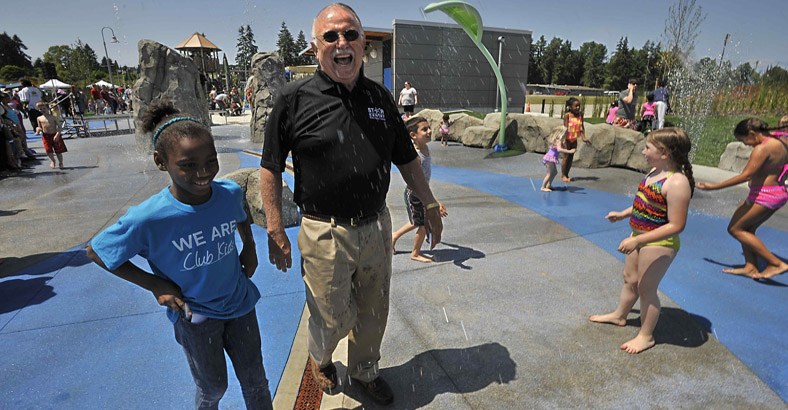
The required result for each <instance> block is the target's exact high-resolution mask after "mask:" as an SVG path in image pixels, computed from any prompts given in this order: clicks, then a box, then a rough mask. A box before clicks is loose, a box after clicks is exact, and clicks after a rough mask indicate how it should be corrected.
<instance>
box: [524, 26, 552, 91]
mask: <svg viewBox="0 0 788 410" xmlns="http://www.w3.org/2000/svg"><path fill="white" fill-rule="evenodd" d="M545 47H547V40H545V39H544V36H541V37H539V41H537V42H536V43H534V42H533V38H532V39H531V49H530V51H529V54H530V58H529V59H528V82H529V83H531V84H542V83H544V82H545V81H544V78H542V70H541V67H542V56H543V55H544V49H545Z"/></svg>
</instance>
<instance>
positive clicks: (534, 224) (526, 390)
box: [0, 125, 788, 409]
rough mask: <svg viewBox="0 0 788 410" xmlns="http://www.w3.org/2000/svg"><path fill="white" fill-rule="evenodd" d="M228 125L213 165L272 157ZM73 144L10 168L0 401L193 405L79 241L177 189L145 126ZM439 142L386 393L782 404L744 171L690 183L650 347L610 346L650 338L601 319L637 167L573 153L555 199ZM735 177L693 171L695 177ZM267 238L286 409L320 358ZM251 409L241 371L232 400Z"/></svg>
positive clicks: (4, 214) (169, 350) (774, 285)
mask: <svg viewBox="0 0 788 410" xmlns="http://www.w3.org/2000/svg"><path fill="white" fill-rule="evenodd" d="M214 133H215V135H216V140H217V147H218V148H219V152H220V165H221V174H224V173H227V172H231V171H233V170H235V169H237V168H239V167H249V166H255V165H256V163H258V162H259V160H258V159H257V158H255V157H253V156H251V155H247V154H244V153H241V152H240V150H241V149H259V146H256V145H257V144H252V143H251V142H250V141H249V128H248V126H245V125H227V126H224V125H223V126H219V127H215V128H214ZM35 144H36V143H34V145H33V147H34V148H36V149H40V143H38V144H39V146H37V145H35ZM67 144H68V147H69V150H70V151H69V153H67V154H66V156H65V158H66V166H67V167H69V169H67V170H65V171H59V170H58V171H52V170H50V169H49V168H48V166H47V165H48V161H42V162H41V164H39V165H37V166H36V167H35V168H34V169H32V170H30V171H28V172H26V173H24V174H22V175H20V176H17V177H12V178H6V179H3V180H0V210H2V211H0V221H2V227H3V229H2V230H0V257H3V258H4V259H5V260H6V262H5V263H4V264H2V265H0V349H2V351H3V352H5V354H4V355H3V356H2V358H0V369H3V372H2V373H0V385H2V386H4V388H3V389H0V403H4V405H3V407H5V406H8V408H13V409H15V408H99V407H101V408H149V407H162V408H188V407H189V406H190V403H191V395H192V394H193V386H192V385H191V377H190V376H189V373H188V367H187V365H186V363H185V361H184V360H183V357H182V356H183V354H182V352H181V351H180V348H179V346H177V344H176V343H174V341H173V338H172V328H171V326H170V325H169V322H167V320H166V318H165V317H164V315H163V314H162V313H163V312H162V309H161V308H159V307H158V306H157V305H156V303H155V300H153V298H152V297H151V296H150V295H149V294H147V292H145V291H141V290H139V289H137V288H135V287H134V286H132V285H128V284H126V283H124V282H122V281H120V280H118V279H116V278H114V277H112V275H110V274H108V273H106V272H102V271H101V270H100V269H98V268H96V267H94V266H93V265H92V264H90V263H89V262H88V261H87V260H86V258H85V257H84V251H81V250H80V249H79V246H80V245H81V244H83V243H85V242H87V241H88V240H90V238H92V237H93V236H94V235H95V234H96V233H97V232H99V231H100V230H101V229H103V228H104V227H106V226H108V225H109V224H112V223H114V222H115V221H116V220H117V218H118V217H119V216H120V215H122V214H123V213H124V212H125V211H126V210H127V209H128V207H129V206H132V205H136V204H137V203H139V202H141V201H142V200H144V199H145V198H147V197H148V196H150V195H152V194H153V193H155V192H157V191H159V190H160V189H162V188H163V187H164V186H166V185H167V183H168V178H167V175H166V173H163V172H160V171H158V170H157V169H156V168H155V167H154V165H153V162H152V160H151V159H150V158H148V157H147V156H142V155H140V154H138V153H137V152H136V149H135V148H134V142H133V137H131V136H116V137H104V138H90V139H75V140H68V141H67ZM430 148H431V150H432V155H433V164H434V168H433V182H432V186H433V190H434V191H435V193H436V195H437V197H438V198H439V199H440V200H441V202H443V203H444V204H445V205H446V206H447V207H448V210H449V214H450V215H449V217H448V218H446V219H445V220H444V223H445V234H444V239H443V240H444V243H443V244H441V245H440V246H438V248H436V249H435V250H434V251H433V252H432V253H431V254H432V255H433V256H434V257H435V259H436V260H437V261H438V262H437V263H433V264H421V263H418V262H414V261H411V260H410V259H409V258H408V255H407V252H405V251H407V250H409V248H410V247H411V246H412V242H411V241H412V238H413V236H412V234H410V235H407V236H405V237H404V238H403V239H402V240H401V241H400V242H399V243H398V244H397V250H398V251H399V252H398V254H397V255H395V257H394V277H393V278H392V290H391V294H392V297H391V311H390V314H389V321H388V328H387V331H386V337H385V339H384V341H383V352H382V360H381V368H382V369H383V371H382V374H383V376H384V377H386V379H387V380H388V381H389V382H390V383H391V384H392V386H393V388H394V390H395V393H396V401H395V403H394V405H393V406H391V407H389V408H397V409H400V408H401V409H406V408H407V409H411V408H435V409H458V408H474V409H476V408H480V409H481V408H484V409H495V408H501V409H519V408H569V407H582V408H625V407H626V408H631V407H636V408H654V407H660V408H663V407H664V408H731V409H734V408H774V409H783V408H788V406H787V405H786V402H785V401H784V400H785V399H786V398H788V373H786V370H785V369H788V342H786V340H788V326H786V325H785V320H784V318H785V317H786V314H788V303H786V302H788V294H786V286H788V279H786V277H785V276H780V277H777V278H775V279H774V280H770V281H760V282H756V281H753V280H749V279H745V278H739V277H733V276H728V275H724V274H721V273H720V272H719V270H720V269H721V268H722V267H726V266H728V265H736V264H741V263H742V260H743V258H742V256H741V250H740V248H739V247H738V244H737V243H736V242H735V241H734V240H733V239H731V238H730V237H729V236H728V235H727V233H726V232H725V226H726V225H727V220H728V218H729V217H730V214H731V213H732V212H733V209H734V208H735V206H736V205H737V204H738V203H739V202H740V201H741V200H742V198H744V197H745V196H746V188H741V187H734V188H730V189H728V190H723V191H717V192H712V193H708V192H700V191H698V192H696V194H695V198H693V201H692V204H691V207H692V211H691V215H690V220H689V223H688V226H687V230H686V231H685V233H684V234H683V235H682V251H681V252H680V253H679V256H678V257H677V259H676V261H675V262H674V264H673V266H672V267H671V269H670V270H669V271H668V274H667V275H666V278H665V279H664V280H663V283H662V286H661V290H662V291H663V292H664V293H662V294H661V295H660V297H661V300H662V305H663V313H662V316H661V319H660V322H659V325H658V327H657V331H656V337H657V343H658V344H657V346H655V347H654V348H653V349H651V350H649V351H647V352H644V353H643V354H640V355H637V356H630V355H628V354H626V353H623V352H621V351H619V350H618V345H620V344H621V343H622V342H623V341H626V340H628V339H629V338H631V337H632V336H634V334H636V333H637V326H638V325H639V320H638V312H637V309H638V306H637V305H636V307H635V311H634V312H633V313H632V314H631V315H630V319H629V320H628V326H626V327H623V328H618V327H614V326H606V325H597V324H591V323H590V322H588V319H587V318H588V316H589V315H591V314H594V313H600V312H607V311H610V310H612V309H613V308H614V307H615V303H616V301H617V297H618V291H619V289H620V286H621V276H620V272H621V270H622V266H623V264H622V260H623V259H622V257H621V255H620V254H618V253H617V252H615V247H616V246H617V244H618V242H619V241H620V240H621V239H622V238H624V237H625V236H626V235H627V232H628V225H627V224H626V223H625V222H619V223H618V224H610V223H608V222H607V221H605V220H604V218H603V217H604V215H605V214H606V213H607V211H609V210H611V209H616V210H620V209H623V208H626V207H627V206H629V205H631V201H632V196H633V194H634V192H635V189H636V186H637V184H638V182H639V181H640V179H641V178H642V174H639V173H636V172H633V171H628V170H621V169H598V170H587V169H575V170H573V172H572V174H573V176H575V177H576V178H577V179H578V181H577V182H576V183H574V184H572V185H571V186H568V187H566V190H563V191H561V190H559V191H555V192H553V193H549V194H546V193H541V192H539V191H538V184H539V181H540V180H541V178H542V177H543V175H544V168H543V166H542V165H541V162H540V155H536V154H524V155H520V156H516V157H510V158H502V159H487V158H486V156H487V154H488V153H489V152H488V151H484V150H478V149H469V148H464V147H461V146H458V145H452V146H451V147H448V148H441V147H440V146H439V145H437V144H433V145H431V146H430ZM729 175H730V173H725V172H722V171H718V170H715V169H709V168H700V167H699V168H696V179H698V180H721V179H724V178H727V177H728V176H729ZM534 184H536V187H537V189H535V187H534ZM403 187H404V185H403V183H402V181H401V178H399V176H398V175H396V173H395V175H393V176H392V185H391V189H390V192H389V196H388V203H389V208H390V210H391V214H392V219H393V225H394V226H395V227H399V226H400V225H401V224H402V223H404V222H405V219H406V216H405V208H404V204H403V202H402V189H403ZM297 230H298V228H297V227H294V228H290V229H289V230H288V234H289V235H290V236H291V238H293V239H294V237H295V235H297ZM786 231H788V210H786V209H783V210H780V211H779V212H778V213H777V214H776V215H775V216H774V217H772V219H770V220H769V221H768V222H767V223H766V224H765V227H764V228H762V229H761V230H759V236H761V237H762V238H763V239H764V240H765V242H766V243H767V246H769V247H770V248H771V249H772V250H773V251H774V252H775V254H777V255H779V256H781V257H783V258H785V257H787V256H788V241H785V238H786V234H785V233H786ZM255 236H256V238H257V240H258V244H260V245H262V246H260V245H259V246H258V258H259V260H260V261H261V266H260V268H259V269H258V271H257V273H256V275H255V277H254V280H255V283H256V284H257V285H258V287H260V289H261V291H262V292H263V293H264V297H263V299H262V300H261V302H260V303H259V304H258V306H257V312H258V318H259V320H260V322H261V330H262V334H263V337H264V355H265V364H266V370H267V374H268V377H269V380H270V382H271V387H272V389H273V390H275V391H276V398H275V405H276V408H278V409H280V408H281V409H285V408H293V403H294V402H295V398H296V396H297V395H298V393H299V388H300V381H301V377H302V375H303V372H304V365H305V363H306V355H305V352H304V342H303V340H302V338H303V329H302V328H299V323H300V324H301V327H303V317H302V312H303V284H302V282H301V280H300V277H299V275H298V269H296V270H294V271H291V272H288V273H286V274H282V273H278V272H275V271H274V270H273V269H272V268H271V267H270V266H267V265H266V263H265V261H267V257H266V256H267V255H266V254H265V252H266V251H267V250H266V249H265V248H266V247H265V246H264V243H265V242H264V241H265V232H264V231H263V230H261V229H255ZM291 240H292V239H291ZM293 242H294V241H293ZM298 261H299V255H298V254H297V252H296V255H295V258H294V266H298V265H297V264H298ZM342 357H343V356H342V354H341V352H337V354H336V355H335V360H337V361H339V360H341V359H342ZM339 368H340V370H341V371H343V369H344V367H343V366H341V365H340V366H339ZM339 390H340V392H338V393H337V394H333V395H323V397H322V399H321V400H322V408H356V407H360V406H362V403H363V407H364V408H374V406H370V403H368V401H366V400H364V397H363V396H362V395H361V393H360V392H359V391H358V390H357V388H356V386H354V385H350V386H348V385H347V383H344V384H343V386H342V387H341V389H339ZM242 407H243V404H242V400H241V398H240V389H239V387H238V384H237V381H235V379H234V378H233V377H231V384H230V389H229V390H228V393H227V395H226V397H225V399H224V400H223V401H222V408H242Z"/></svg>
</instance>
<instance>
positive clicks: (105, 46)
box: [101, 26, 119, 87]
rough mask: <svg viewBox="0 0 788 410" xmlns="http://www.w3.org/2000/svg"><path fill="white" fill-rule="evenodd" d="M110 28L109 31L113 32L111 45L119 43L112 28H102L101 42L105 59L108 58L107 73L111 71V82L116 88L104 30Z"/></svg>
mask: <svg viewBox="0 0 788 410" xmlns="http://www.w3.org/2000/svg"><path fill="white" fill-rule="evenodd" d="M105 28H108V29H109V31H111V32H112V38H111V39H110V40H109V42H110V43H119V41H118V38H117V37H115V30H113V29H112V27H107V26H104V27H102V28H101V42H102V43H104V57H106V58H107V71H109V82H110V84H112V87H114V86H115V81H113V80H112V66H111V65H110V64H109V53H107V42H106V41H105V40H104V29H105Z"/></svg>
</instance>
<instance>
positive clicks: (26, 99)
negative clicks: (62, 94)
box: [19, 78, 42, 129]
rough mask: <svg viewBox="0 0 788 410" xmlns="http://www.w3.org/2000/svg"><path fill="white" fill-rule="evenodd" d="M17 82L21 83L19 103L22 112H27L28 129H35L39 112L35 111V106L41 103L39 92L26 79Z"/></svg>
mask: <svg viewBox="0 0 788 410" xmlns="http://www.w3.org/2000/svg"><path fill="white" fill-rule="evenodd" d="M19 82H20V83H22V89H21V90H19V101H21V102H22V104H23V107H22V110H25V109H26V110H27V118H28V120H30V127H31V128H32V129H36V127H37V126H38V121H37V120H38V117H40V116H41V112H40V111H38V110H37V109H36V104H38V103H39V102H41V95H42V94H41V90H39V89H38V87H36V86H34V85H33V83H31V82H30V80H28V79H27V78H20V79H19Z"/></svg>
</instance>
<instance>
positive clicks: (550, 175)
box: [542, 125, 577, 192]
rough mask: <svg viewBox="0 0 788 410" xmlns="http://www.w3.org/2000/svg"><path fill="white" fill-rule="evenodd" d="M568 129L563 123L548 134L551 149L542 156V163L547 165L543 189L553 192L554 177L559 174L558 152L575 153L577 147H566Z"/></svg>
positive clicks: (548, 144)
mask: <svg viewBox="0 0 788 410" xmlns="http://www.w3.org/2000/svg"><path fill="white" fill-rule="evenodd" d="M566 135H567V129H566V127H564V126H563V125H559V126H557V127H555V128H553V130H552V131H551V132H550V135H548V136H547V146H548V147H549V149H548V150H547V153H546V154H544V157H542V164H544V166H545V167H547V175H545V177H544V180H542V191H545V192H552V190H553V179H555V176H556V175H557V174H558V170H557V169H556V166H557V165H558V153H559V152H562V153H564V154H565V155H571V154H574V153H575V151H577V148H572V149H564V148H563V146H564V141H565V140H566Z"/></svg>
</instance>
